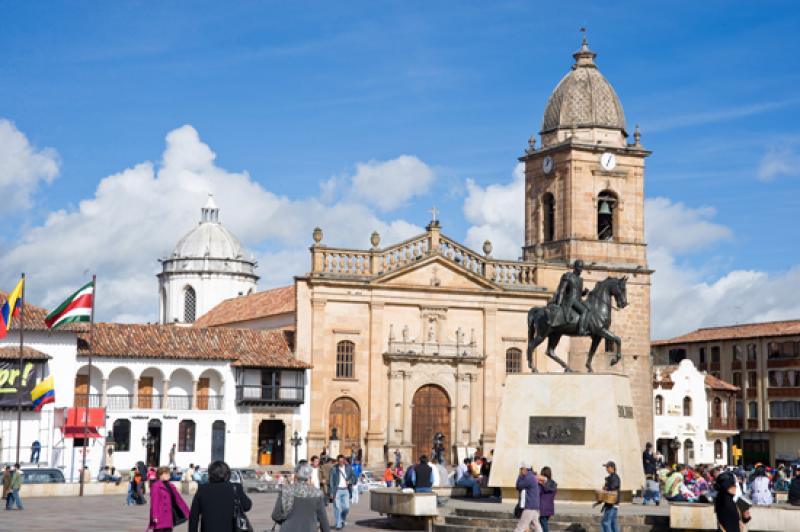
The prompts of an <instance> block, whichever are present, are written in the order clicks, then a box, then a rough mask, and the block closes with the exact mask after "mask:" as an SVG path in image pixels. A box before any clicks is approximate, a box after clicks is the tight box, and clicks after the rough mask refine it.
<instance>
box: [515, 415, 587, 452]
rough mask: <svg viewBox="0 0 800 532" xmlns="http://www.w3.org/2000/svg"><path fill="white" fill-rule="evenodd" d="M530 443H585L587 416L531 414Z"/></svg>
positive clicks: (529, 424)
mask: <svg viewBox="0 0 800 532" xmlns="http://www.w3.org/2000/svg"><path fill="white" fill-rule="evenodd" d="M528 443H529V444H530V445H584V444H585V443H586V418H585V417H566V416H531V417H530V418H529V422H528Z"/></svg>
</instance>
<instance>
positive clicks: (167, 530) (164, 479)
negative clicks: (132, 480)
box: [147, 467, 189, 532]
mask: <svg viewBox="0 0 800 532" xmlns="http://www.w3.org/2000/svg"><path fill="white" fill-rule="evenodd" d="M156 476H157V477H158V479H157V480H156V481H155V482H153V484H152V485H151V486H150V524H149V525H148V527H147V529H148V530H153V531H154V532H171V531H172V529H173V528H174V527H176V526H177V525H179V524H181V523H183V522H185V521H186V519H187V518H188V517H189V506H187V505H186V502H184V500H183V497H181V494H180V492H179V491H178V490H177V489H176V488H175V486H173V485H172V482H170V472H169V467H159V468H158V471H156ZM173 517H175V518H176V519H175V520H173ZM176 520H179V522H175V521H176Z"/></svg>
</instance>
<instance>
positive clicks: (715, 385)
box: [706, 375, 739, 392]
mask: <svg viewBox="0 0 800 532" xmlns="http://www.w3.org/2000/svg"><path fill="white" fill-rule="evenodd" d="M706 386H708V387H709V388H711V389H712V390H728V391H729V392H737V391H739V387H738V386H734V385H733V384H731V383H729V382H725V381H724V380H722V379H718V378H716V377H715V376H713V375H706Z"/></svg>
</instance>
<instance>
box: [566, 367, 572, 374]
mask: <svg viewBox="0 0 800 532" xmlns="http://www.w3.org/2000/svg"><path fill="white" fill-rule="evenodd" d="M564 373H574V372H573V371H572V370H571V369H569V368H568V367H565V368H564Z"/></svg>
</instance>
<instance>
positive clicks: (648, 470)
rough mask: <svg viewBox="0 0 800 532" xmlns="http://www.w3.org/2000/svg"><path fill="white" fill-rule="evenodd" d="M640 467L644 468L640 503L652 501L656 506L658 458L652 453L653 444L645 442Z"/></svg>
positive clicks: (658, 493) (658, 494)
mask: <svg viewBox="0 0 800 532" xmlns="http://www.w3.org/2000/svg"><path fill="white" fill-rule="evenodd" d="M642 467H643V468H644V479H645V480H644V491H643V493H642V504H643V505H646V504H647V501H653V502H654V503H656V506H658V505H659V504H660V503H661V501H660V490H659V487H658V460H657V459H656V456H655V454H653V444H652V443H650V442H647V444H646V445H645V446H644V452H643V453H642Z"/></svg>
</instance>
